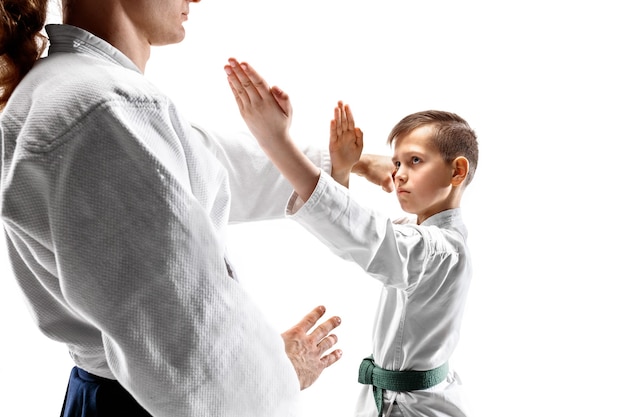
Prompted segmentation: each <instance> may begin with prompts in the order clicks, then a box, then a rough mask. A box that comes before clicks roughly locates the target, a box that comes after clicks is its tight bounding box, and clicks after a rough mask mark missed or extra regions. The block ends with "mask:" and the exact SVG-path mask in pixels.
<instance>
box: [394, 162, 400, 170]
mask: <svg viewBox="0 0 626 417" xmlns="http://www.w3.org/2000/svg"><path fill="white" fill-rule="evenodd" d="M393 165H394V166H395V167H396V171H397V170H398V169H399V168H400V161H395V162H394V163H393Z"/></svg>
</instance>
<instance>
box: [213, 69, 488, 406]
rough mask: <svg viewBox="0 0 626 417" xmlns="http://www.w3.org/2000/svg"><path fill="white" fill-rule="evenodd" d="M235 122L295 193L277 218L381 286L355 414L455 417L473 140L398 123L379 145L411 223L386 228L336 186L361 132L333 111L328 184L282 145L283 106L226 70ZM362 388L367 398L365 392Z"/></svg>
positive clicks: (421, 121)
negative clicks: (453, 360)
mask: <svg viewBox="0 0 626 417" xmlns="http://www.w3.org/2000/svg"><path fill="white" fill-rule="evenodd" d="M225 70H226V73H227V74H228V80H229V82H230V84H231V87H232V90H233V94H234V95H235V98H236V100H237V103H238V105H239V109H240V112H241V114H242V116H243V118H244V120H245V121H246V123H247V124H248V127H249V128H250V130H251V132H252V133H253V135H254V136H255V137H256V138H257V140H258V141H259V144H260V145H261V147H262V148H263V149H264V151H265V152H266V154H267V155H268V156H269V158H270V159H271V160H272V162H273V163H274V164H275V165H276V166H277V167H278V168H279V170H280V171H281V172H282V173H283V175H285V177H286V178H287V179H288V180H289V182H291V184H292V185H293V187H294V190H295V193H294V195H293V196H292V198H291V199H290V201H289V204H288V207H287V212H288V214H289V215H290V216H291V218H292V219H294V220H296V221H298V222H299V223H300V224H302V225H303V226H304V227H305V228H306V229H307V230H309V231H310V232H311V233H313V234H314V235H315V236H317V237H318V238H319V239H320V240H321V241H322V242H324V243H325V244H326V245H327V246H328V247H329V248H330V249H331V250H332V251H333V252H334V253H336V254H337V255H339V256H341V257H343V258H344V259H348V260H352V261H354V262H356V263H357V264H359V265H360V266H361V267H362V268H363V269H364V270H365V271H367V272H368V273H369V274H370V275H371V276H372V277H374V278H376V279H378V280H379V281H380V282H382V283H383V285H384V287H383V290H382V294H381V298H380V304H379V308H378V313H377V316H376V319H375V324H374V346H373V355H372V357H370V358H366V359H365V360H364V361H363V363H362V365H361V369H360V371H359V382H361V383H363V384H365V385H364V391H363V393H362V395H361V397H360V399H359V402H358V407H357V413H356V415H357V416H359V417H361V416H363V417H364V416H382V415H385V416H455V417H456V416H459V417H460V416H465V415H466V411H465V408H464V405H463V402H462V400H461V390H460V388H461V383H460V380H459V378H458V376H457V374H456V373H455V372H454V370H452V369H451V368H450V367H449V365H448V360H449V359H450V357H451V355H452V353H453V351H454V349H455V347H456V345H457V342H458V339H459V333H460V327H461V319H462V314H463V310H464V305H465V300H466V295H467V292H468V288H469V283H470V277H471V271H472V267H471V261H470V257H469V250H468V247H467V242H466V240H467V229H466V227H465V225H464V224H463V221H462V219H461V212H460V205H461V197H462V195H463V191H464V190H465V187H466V186H467V185H468V184H469V182H470V181H471V179H472V177H473V175H474V172H475V169H476V165H477V161H478V144H477V140H476V135H475V133H474V131H473V130H472V129H471V128H470V127H469V125H468V124H467V123H466V122H465V121H464V120H463V119H462V118H460V117H459V116H457V115H455V114H453V113H448V112H441V111H427V112H420V113H415V114H412V115H409V116H407V117H405V118H404V119H403V120H401V121H400V122H399V123H398V124H397V125H396V126H395V127H394V129H393V130H392V131H391V134H390V135H389V144H391V145H393V147H394V153H393V158H392V159H393V162H394V164H395V167H396V171H395V173H394V182H395V187H396V193H397V197H398V200H399V202H400V205H401V207H402V209H403V210H404V211H406V212H408V213H413V214H415V215H417V222H416V224H394V222H392V221H391V220H390V219H389V218H387V217H385V216H381V215H380V214H377V213H375V212H374V211H373V210H370V209H367V208H365V207H362V206H360V205H358V204H357V203H356V202H355V201H354V200H353V199H351V198H350V195H349V192H348V191H347V189H346V188H345V187H343V186H341V185H340V184H343V185H344V186H347V185H348V176H349V171H350V167H351V166H352V164H354V163H355V162H356V161H357V160H358V158H359V155H360V153H361V150H362V146H363V144H362V133H361V131H360V130H359V129H358V128H355V126H354V120H353V117H352V114H351V112H350V109H349V108H347V107H344V106H343V104H342V103H339V106H338V107H337V108H336V109H335V120H333V121H332V122H331V142H330V151H331V158H332V164H333V168H332V169H333V171H332V176H333V177H334V178H335V180H336V181H332V180H331V178H330V177H329V176H328V174H326V173H324V172H320V170H319V168H317V167H315V166H314V165H313V164H311V163H310V162H309V161H307V159H306V157H305V156H304V155H303V154H302V152H301V151H299V150H298V149H297V147H296V146H295V145H294V143H293V142H292V140H291V138H290V135H289V122H290V117H291V105H290V102H289V99H288V97H287V95H286V94H285V93H284V92H282V91H281V90H280V89H278V88H276V87H272V88H270V87H269V86H268V84H267V83H266V82H265V81H264V80H263V79H262V78H261V77H260V76H259V75H258V74H257V73H256V72H255V71H254V70H253V69H252V68H251V67H250V66H249V65H247V64H239V63H238V62H237V61H236V60H234V59H231V60H230V61H229V65H228V66H226V67H225ZM370 385H372V387H370Z"/></svg>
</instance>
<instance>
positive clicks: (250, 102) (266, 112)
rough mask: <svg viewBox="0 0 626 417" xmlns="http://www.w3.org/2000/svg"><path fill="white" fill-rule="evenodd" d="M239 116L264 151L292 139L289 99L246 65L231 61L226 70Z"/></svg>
mask: <svg viewBox="0 0 626 417" xmlns="http://www.w3.org/2000/svg"><path fill="white" fill-rule="evenodd" d="M224 71H226V74H227V76H228V83H229V84H230V88H231V90H232V92H233V95H234V96H235V100H236V101H237V106H239V113H240V114H241V117H243V119H244V121H245V122H246V124H247V125H248V128H249V129H250V132H251V133H252V134H253V135H254V137H256V139H257V141H258V142H259V144H260V145H261V147H264V148H271V147H273V146H280V144H281V143H284V141H288V140H290V139H289V127H290V125H291V115H292V108H291V102H290V101H289V96H288V95H287V94H286V93H285V92H283V91H282V90H281V89H279V88H278V87H270V86H269V84H268V83H267V82H266V81H265V80H264V79H263V78H262V77H261V76H260V75H259V74H258V73H257V72H256V71H255V70H254V69H253V68H252V67H251V66H250V65H249V64H247V63H245V62H242V63H239V62H238V61H237V60H236V59H234V58H230V59H229V60H228V65H226V66H224Z"/></svg>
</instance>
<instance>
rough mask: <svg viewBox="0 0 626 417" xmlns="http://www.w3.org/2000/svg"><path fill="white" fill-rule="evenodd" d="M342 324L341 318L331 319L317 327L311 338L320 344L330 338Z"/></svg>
mask: <svg viewBox="0 0 626 417" xmlns="http://www.w3.org/2000/svg"><path fill="white" fill-rule="evenodd" d="M340 324H341V319H340V318H339V317H337V316H335V317H331V318H330V319H328V320H326V321H325V322H324V323H322V324H320V325H319V326H317V328H316V329H315V330H313V331H312V332H311V334H310V337H311V338H313V340H314V341H316V342H317V343H319V342H320V341H321V340H322V339H324V338H325V337H326V336H328V335H329V334H330V332H332V331H333V330H335V329H336V328H337V327H338V326H339V325H340ZM335 337H336V336H335Z"/></svg>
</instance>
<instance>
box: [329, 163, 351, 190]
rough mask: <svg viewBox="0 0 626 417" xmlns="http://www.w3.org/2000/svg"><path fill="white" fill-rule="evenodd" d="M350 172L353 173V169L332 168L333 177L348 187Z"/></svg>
mask: <svg viewBox="0 0 626 417" xmlns="http://www.w3.org/2000/svg"><path fill="white" fill-rule="evenodd" d="M350 173H351V169H343V170H338V169H335V167H333V168H332V170H331V173H330V175H331V177H333V179H334V180H335V181H336V182H337V183H339V184H341V185H343V186H344V187H346V188H349V185H350Z"/></svg>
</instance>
